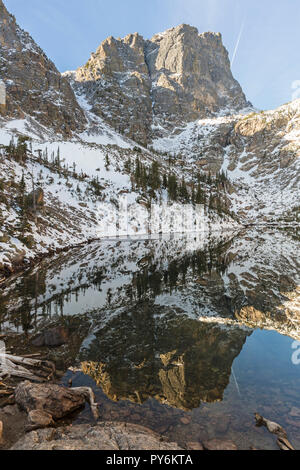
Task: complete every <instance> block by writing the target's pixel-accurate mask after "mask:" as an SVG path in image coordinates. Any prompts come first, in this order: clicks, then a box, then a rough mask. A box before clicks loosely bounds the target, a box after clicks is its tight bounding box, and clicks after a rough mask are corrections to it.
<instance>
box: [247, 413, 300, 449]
mask: <svg viewBox="0 0 300 470" xmlns="http://www.w3.org/2000/svg"><path fill="white" fill-rule="evenodd" d="M255 420H256V425H257V426H265V427H266V428H267V430H268V431H269V432H270V433H271V434H275V435H276V436H278V439H277V445H278V446H279V448H280V449H281V450H295V449H294V447H293V446H292V444H291V443H290V442H289V441H288V438H287V433H286V431H285V430H284V429H283V427H282V426H280V424H278V423H274V422H273V421H270V420H269V419H266V418H263V417H262V416H261V415H260V414H258V413H255Z"/></svg>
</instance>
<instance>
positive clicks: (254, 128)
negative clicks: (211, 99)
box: [153, 100, 300, 222]
mask: <svg viewBox="0 0 300 470" xmlns="http://www.w3.org/2000/svg"><path fill="white" fill-rule="evenodd" d="M247 113H248V114H247ZM153 148H154V149H155V150H156V151H159V152H162V153H165V152H169V153H171V154H173V155H175V157H177V158H180V159H181V160H183V164H184V166H185V168H189V169H191V168H194V170H197V169H200V170H202V171H205V172H212V173H215V172H217V171H220V170H222V171H225V172H227V175H228V178H229V179H230V181H231V182H232V184H233V187H232V195H231V198H230V199H231V203H232V207H233V208H234V211H235V212H236V213H238V214H239V215H240V216H241V217H242V218H243V219H244V220H248V221H249V222H257V221H260V222H264V221H286V222H290V221H291V222H297V221H298V222H299V196H300V100H296V101H293V102H291V103H288V104H286V105H283V106H281V107H280V108H278V109H276V110H274V111H266V112H251V113H250V114H249V110H245V111H244V114H239V115H232V116H222V115H221V116H217V117H216V118H210V119H203V120H199V121H196V122H194V123H190V124H188V125H187V126H186V128H185V129H184V131H183V132H179V133H178V132H177V131H175V132H174V133H173V134H171V135H170V136H169V137H164V138H161V139H156V140H155V141H154V142H153Z"/></svg>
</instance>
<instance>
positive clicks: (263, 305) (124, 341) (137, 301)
mask: <svg viewBox="0 0 300 470" xmlns="http://www.w3.org/2000/svg"><path fill="white" fill-rule="evenodd" d="M298 253H299V239H298V235H297V232H296V230H294V231H293V230H288V231H279V230H276V231H275V230H273V231H270V230H269V231H265V230H264V232H263V233H260V232H258V231H257V230H252V231H246V232H245V233H242V234H239V235H234V234H223V235H218V236H215V237H212V238H208V239H207V238H206V237H205V236H202V237H199V235H197V236H194V235H192V234H191V235H189V236H185V237H181V236H175V237H173V238H172V239H168V238H164V237H162V238H157V239H149V240H106V241H101V242H99V243H94V244H92V245H89V246H87V247H84V248H76V249H74V250H72V251H70V252H68V253H65V254H62V255H59V256H57V257H55V258H53V259H49V260H45V261H44V262H43V263H41V265H39V266H38V267H36V268H35V269H33V270H32V271H31V272H29V273H27V274H25V275H24V276H21V277H19V278H18V279H16V280H15V281H13V282H11V283H10V284H9V285H8V286H7V288H6V289H5V290H3V292H2V293H1V297H0V325H1V330H2V331H3V332H6V331H10V332H14V331H17V332H18V333H19V334H20V335H19V336H18V341H17V342H15V343H14V342H13V341H12V346H13V347H14V348H16V351H18V352H20V353H22V351H23V350H22V348H23V349H24V350H25V348H27V347H28V344H31V343H30V342H31V338H32V337H34V336H35V335H36V334H37V333H38V332H40V331H41V330H43V329H47V328H49V327H50V326H52V325H61V326H63V327H64V328H65V329H67V331H68V337H69V341H68V344H67V345H65V346H63V347H62V348H59V349H58V350H51V351H50V352H49V355H50V357H52V358H53V359H55V360H58V361H59V362H60V364H61V367H62V368H67V367H68V366H70V365H81V366H82V368H83V371H84V373H85V374H86V376H90V377H91V379H93V380H94V382H95V384H96V385H95V387H96V386H98V387H99V388H100V389H101V390H102V392H101V393H103V392H104V394H105V396H106V398H107V399H109V400H111V401H112V402H115V403H120V404H122V403H123V402H126V401H127V402H129V403H132V404H133V405H134V406H142V405H143V406H146V407H147V406H148V403H150V402H151V400H153V399H154V400H155V401H156V403H158V404H159V405H157V406H167V407H168V406H169V407H171V408H173V409H174V413H175V410H176V409H177V410H182V412H192V413H194V414H195V416H198V415H197V413H200V411H197V410H201V409H202V410H203V411H201V413H202V412H203V413H204V411H205V410H206V406H205V404H207V405H209V404H210V406H214V407H215V408H213V410H217V409H218V407H217V403H220V404H221V403H222V406H223V407H225V406H226V413H227V414H228V413H230V414H231V415H232V416H234V414H235V413H236V414H237V415H238V417H239V419H241V416H242V415H243V413H246V415H247V419H248V420H249V422H250V423H251V419H252V418H251V417H250V416H251V415H253V413H254V412H255V411H259V410H258V409H257V408H259V406H264V407H266V408H267V410H266V412H267V413H268V414H269V415H270V412H271V411H272V413H271V416H269V417H270V418H272V419H274V420H275V418H276V419H277V420H279V422H281V424H285V426H286V427H287V429H288V430H289V431H290V432H292V433H293V435H294V439H298V433H297V426H298V427H299V424H300V423H299V422H297V420H296V419H295V418H294V419H292V420H291V419H290V418H289V417H288V413H289V410H290V409H291V408H293V407H298V408H299V402H298V390H299V386H300V366H298V367H296V366H295V365H293V364H292V361H291V356H292V353H293V350H292V348H291V345H292V343H293V341H294V340H299V339H300V324H299V322H300V314H299V311H300V300H299V299H300V295H299V294H300V291H299V284H300V283H299V263H298V259H297V255H298ZM259 329H261V330H262V331H261V332H259ZM12 336H13V335H12ZM20 338H23V339H22V341H20ZM274 345H276V347H275V346H274ZM233 366H234V368H237V376H238V377H237V379H236V376H235V375H233V374H232V370H233ZM79 385H80V383H79ZM236 394H237V395H236ZM237 397H238V400H241V401H242V402H243V410H242V409H238V405H237ZM266 397H267V398H266ZM213 404H215V405H213ZM220 406H221V405H220ZM216 407H217V408H216ZM268 410H269V411H268ZM261 412H262V413H263V412H264V409H262V410H261ZM160 413H161V416H162V415H163V411H162V409H161V410H160ZM223 413H224V411H223ZM118 416H119V418H120V416H121V415H120V410H119V415H118ZM202 418H203V417H202ZM195 419H196V418H195ZM232 419H233V418H232ZM149 420H150V418H149ZM299 421H300V420H299ZM192 422H193V421H192ZM213 422H214V421H213V418H211V420H210V423H213ZM232 422H233V421H232ZM143 424H145V425H149V426H152V427H154V428H156V426H155V425H154V424H151V420H150V421H149V422H148V421H147V413H146V412H145V422H143ZM196 424H197V426H198V427H199V426H200V425H199V417H198V418H197V420H196V423H195V429H196ZM173 428H174V425H172V426H170V429H173ZM175 428H176V426H175ZM246 428H247V426H245V427H243V425H241V429H240V430H239V432H242V431H243V432H246V433H247V432H248V433H249V430H248V431H246ZM191 429H192V428H190V432H191V434H193V432H192V430H191ZM197 429H198V428H197ZM199 429H200V428H199ZM199 429H198V431H197V432H199ZM228 429H229V431H230V432H234V425H233V424H232V427H230V426H229V428H228ZM229 431H228V432H229ZM168 432H169V433H170V436H172V433H171V432H170V431H168ZM172 432H175V431H174V430H173V431H172ZM195 432H196V431H195ZM205 432H208V433H211V436H212V437H214V432H215V431H212V430H210V431H207V430H206V431H205ZM235 432H236V431H235ZM251 432H253V433H254V432H257V431H254V430H252V431H251ZM180 433H183V430H180ZM223 434H224V433H223ZM253 436H255V434H253ZM253 436H252V438H253V439H254V440H255V438H254V437H253ZM173 437H174V436H173ZM175 437H176V436H175ZM235 437H236V436H235ZM177 438H178V436H177Z"/></svg>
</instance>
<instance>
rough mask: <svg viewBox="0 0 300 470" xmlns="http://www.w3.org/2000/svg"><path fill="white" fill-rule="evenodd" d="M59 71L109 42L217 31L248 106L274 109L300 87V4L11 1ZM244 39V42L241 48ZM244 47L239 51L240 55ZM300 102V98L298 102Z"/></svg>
mask: <svg viewBox="0 0 300 470" xmlns="http://www.w3.org/2000/svg"><path fill="white" fill-rule="evenodd" d="M4 3H5V5H6V6H7V8H8V10H9V11H10V12H11V13H13V14H14V15H15V16H16V18H17V21H18V23H19V24H20V25H21V26H22V27H23V28H24V29H25V30H27V31H29V32H30V34H31V36H33V38H34V39H35V40H36V41H37V43H38V44H39V45H40V46H41V47H42V48H43V49H44V51H45V52H46V54H47V55H48V56H49V57H50V58H51V59H52V60H53V61H54V62H55V64H56V66H57V67H58V69H59V70H60V71H65V70H72V69H75V68H77V67H78V66H80V65H83V64H84V63H85V62H86V61H87V59H88V58H89V56H90V54H91V52H94V51H95V50H96V49H97V47H98V46H99V44H100V43H101V42H102V41H103V40H104V39H105V38H106V37H108V36H115V37H123V36H125V35H126V34H128V33H131V32H132V33H134V32H136V31H137V32H139V33H140V34H142V35H143V36H144V37H145V38H151V37H152V36H153V35H154V34H155V33H157V32H160V31H164V30H165V29H167V28H170V27H173V26H176V25H178V24H181V23H188V24H191V25H193V26H196V27H197V28H198V29H199V32H203V31H217V32H221V33H222V35H223V42H224V44H225V46H226V48H227V49H228V51H229V53H230V57H231V58H232V57H233V55H234V51H236V55H235V59H234V63H233V67H232V69H233V73H234V76H235V78H236V79H237V80H239V82H240V84H241V85H242V87H243V89H244V91H245V93H246V95H247V98H248V99H249V100H250V101H252V103H253V104H254V105H255V106H257V107H258V108H262V109H271V108H275V107H277V106H279V105H281V104H283V103H286V102H288V101H290V100H291V99H292V93H293V90H292V83H293V82H294V81H296V80H300V61H299V50H300V48H299V46H300V27H299V25H300V1H299V0H84V1H83V0H64V1H61V0H42V1H41V0H26V1H24V0H4ZM238 39H240V41H238ZM237 43H238V48H237V47H236V46H237ZM299 97H300V94H299Z"/></svg>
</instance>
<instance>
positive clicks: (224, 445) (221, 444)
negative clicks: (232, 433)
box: [203, 439, 238, 450]
mask: <svg viewBox="0 0 300 470" xmlns="http://www.w3.org/2000/svg"><path fill="white" fill-rule="evenodd" d="M203 447H204V449H205V450H238V448H237V446H236V445H235V443H234V442H232V441H229V440H221V439H211V440H209V441H205V442H203Z"/></svg>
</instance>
